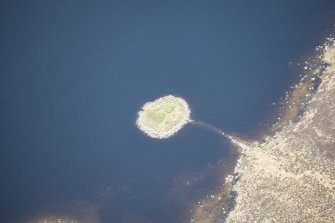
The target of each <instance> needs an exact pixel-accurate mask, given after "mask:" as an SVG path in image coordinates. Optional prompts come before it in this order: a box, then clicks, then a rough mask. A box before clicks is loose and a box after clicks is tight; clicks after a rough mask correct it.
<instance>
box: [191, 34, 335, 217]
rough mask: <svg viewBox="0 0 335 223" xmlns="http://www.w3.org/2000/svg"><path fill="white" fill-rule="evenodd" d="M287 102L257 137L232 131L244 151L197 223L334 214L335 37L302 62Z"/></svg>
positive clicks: (197, 214) (234, 142)
mask: <svg viewBox="0 0 335 223" xmlns="http://www.w3.org/2000/svg"><path fill="white" fill-rule="evenodd" d="M304 70H305V75H304V77H303V78H302V79H301V81H300V83H299V84H297V85H295V86H294V87H293V88H292V91H291V92H289V93H287V95H286V102H285V108H284V109H282V111H281V112H280V114H279V116H278V118H277V120H278V121H277V122H276V123H275V124H274V125H273V126H272V128H271V129H270V130H269V132H268V134H267V135H265V136H263V137H262V138H261V139H259V140H255V141H246V140H242V139H239V138H238V137H231V138H230V141H231V143H232V145H233V147H234V148H236V149H237V150H238V151H240V158H239V160H238V162H237V164H236V167H235V170H234V173H233V174H232V175H229V176H228V177H226V179H225V183H224V184H223V186H222V187H220V188H219V189H218V190H217V191H216V193H214V194H213V195H211V196H209V197H208V198H206V199H204V200H203V201H201V202H200V203H199V205H198V206H196V207H195V208H194V210H193V211H192V218H191V222H192V223H196V222H199V223H213V222H214V223H223V222H231V223H235V222H236V223H242V222H335V174H334V173H335V39H334V38H328V39H327V40H326V42H325V43H324V44H323V45H322V46H320V47H317V48H316V52H315V55H313V57H312V58H310V60H309V61H306V62H305V64H304Z"/></svg>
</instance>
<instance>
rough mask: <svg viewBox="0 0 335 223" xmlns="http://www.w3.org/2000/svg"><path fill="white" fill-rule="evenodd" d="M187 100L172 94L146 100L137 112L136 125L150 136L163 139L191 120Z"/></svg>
mask: <svg viewBox="0 0 335 223" xmlns="http://www.w3.org/2000/svg"><path fill="white" fill-rule="evenodd" d="M190 114H191V110H190V108H189V106H188V104H187V102H186V101H185V100H184V99H182V98H180V97H176V96H173V95H168V96H164V97H161V98H158V99H157V100H155V101H152V102H147V103H145V104H144V105H143V107H142V110H141V111H139V112H138V118H137V121H136V125H137V127H138V128H139V129H140V130H141V131H143V132H144V133H145V134H147V135H148V136H150V137H152V138H157V139H164V138H168V137H170V136H172V135H173V134H175V133H176V132H178V131H179V130H180V129H181V128H182V127H183V126H184V125H185V124H187V123H188V122H191V121H192V120H191V118H190Z"/></svg>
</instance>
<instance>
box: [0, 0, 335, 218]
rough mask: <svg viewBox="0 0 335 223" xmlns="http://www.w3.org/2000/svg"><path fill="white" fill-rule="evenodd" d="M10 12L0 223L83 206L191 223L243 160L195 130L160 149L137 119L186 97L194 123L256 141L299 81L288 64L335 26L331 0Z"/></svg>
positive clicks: (42, 4)
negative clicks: (157, 103)
mask: <svg viewBox="0 0 335 223" xmlns="http://www.w3.org/2000/svg"><path fill="white" fill-rule="evenodd" d="M0 12H1V13H0V18H1V20H0V22H1V35H0V49H1V50H0V57H1V60H0V73H1V76H0V102H1V110H0V112H1V116H0V120H1V125H0V151H1V155H0V179H1V181H0V182H1V183H0V185H1V186H0V198H1V199H0V202H1V203H0V222H18V221H23V220H22V219H29V218H30V217H31V216H35V215H39V214H41V215H43V213H44V212H46V211H48V210H55V209H57V208H55V207H57V206H62V207H63V209H64V207H66V206H67V205H68V204H71V203H73V202H76V201H80V202H85V203H87V204H89V205H92V206H94V207H98V211H97V214H98V215H99V216H100V219H101V222H122V223H127V222H145V223H149V222H161V223H165V222H170V223H171V222H175V223H177V222H185V218H187V216H188V214H189V210H190V208H191V206H192V204H194V202H196V201H197V200H198V199H200V198H201V197H202V196H205V195H207V194H208V193H210V192H211V191H212V190H214V189H215V188H216V186H217V185H218V184H219V183H221V182H220V180H219V179H220V176H222V175H223V174H224V173H225V171H228V170H229V169H230V168H231V167H232V165H233V163H234V160H235V159H236V156H235V155H234V154H233V153H232V152H231V150H230V148H229V145H228V143H227V142H226V141H225V140H224V139H223V138H221V137H219V136H218V135H216V134H214V133H212V132H209V131H208V130H206V129H201V128H198V127H196V126H186V127H185V128H184V129H182V130H181V132H179V133H178V134H177V135H176V136H173V137H172V138H170V139H167V140H162V141H160V140H153V139H150V138H148V137H146V136H145V135H143V134H142V133H141V132H140V131H139V130H138V129H137V128H136V126H135V120H136V114H137V112H138V110H139V109H140V108H141V106H142V105H143V104H144V103H145V102H146V101H148V100H154V99H156V98H158V97H161V96H164V95H167V94H175V95H177V96H181V97H183V98H184V99H185V100H186V101H187V102H188V103H189V104H190V107H191V109H192V118H193V119H195V120H202V121H205V122H207V123H210V124H212V125H214V126H216V127H218V128H221V129H223V130H225V131H226V132H229V133H235V134H238V135H245V136H248V135H249V136H250V135H252V134H253V133H254V130H255V128H257V127H258V126H259V125H260V123H262V122H264V121H265V117H268V115H269V114H271V113H272V112H273V111H274V109H275V108H274V107H273V106H272V102H278V101H279V100H280V98H281V97H282V96H283V94H284V92H285V90H287V89H288V88H289V86H290V84H292V83H293V82H294V81H296V80H297V79H298V75H297V73H296V72H295V69H292V68H291V67H290V65H289V64H296V63H297V62H299V60H300V59H301V56H306V55H309V54H310V53H311V52H312V51H313V49H314V47H315V46H316V45H318V44H319V43H321V42H322V39H323V37H324V35H325V34H326V33H327V32H329V30H330V29H331V28H332V25H333V24H334V22H335V2H334V1H332V0H329V1H317V0H315V1H308V2H306V1H294V2H292V1H280V2H279V1H277V2H274V1H273V2H272V1H270V2H269V1H258V3H251V2H248V3H247V2H246V1H244V3H242V1H238V2H237V1H210V2H209V1H124V0H123V1H100V2H99V3H97V2H93V1H54V2H50V1H33V2H30V3H28V1H24V2H20V1H2V4H1V7H0ZM69 212H70V211H69ZM68 214H70V215H71V213H68ZM23 222H24V221H23Z"/></svg>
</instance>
